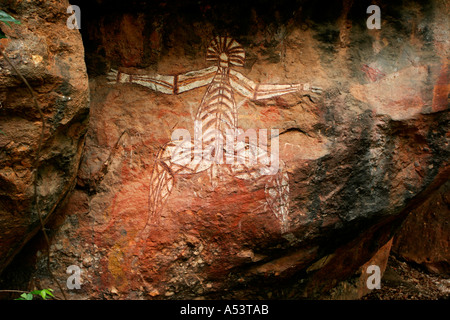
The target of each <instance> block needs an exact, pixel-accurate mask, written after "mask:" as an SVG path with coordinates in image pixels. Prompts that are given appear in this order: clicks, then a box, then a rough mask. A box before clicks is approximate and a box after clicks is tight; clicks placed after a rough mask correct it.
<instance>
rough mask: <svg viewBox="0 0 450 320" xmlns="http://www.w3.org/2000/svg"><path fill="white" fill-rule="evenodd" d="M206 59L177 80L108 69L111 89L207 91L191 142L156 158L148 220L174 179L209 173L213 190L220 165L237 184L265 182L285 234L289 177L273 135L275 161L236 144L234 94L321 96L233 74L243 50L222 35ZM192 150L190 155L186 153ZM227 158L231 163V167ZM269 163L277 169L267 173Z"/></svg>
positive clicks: (258, 149) (252, 145)
mask: <svg viewBox="0 0 450 320" xmlns="http://www.w3.org/2000/svg"><path fill="white" fill-rule="evenodd" d="M206 60H207V61H210V62H213V63H215V65H214V66H211V67H208V68H205V69H202V70H198V71H191V72H187V73H184V74H179V75H159V74H147V75H138V74H129V73H124V72H118V71H116V70H111V72H110V73H109V74H108V80H109V83H110V84H115V83H134V84H139V85H142V86H145V87H147V88H150V89H152V90H155V91H158V92H162V93H165V94H181V93H183V92H186V91H189V90H192V89H196V88H200V87H204V86H207V89H206V93H205V94H204V96H203V99H202V101H201V103H200V106H199V108H198V110H197V113H196V115H195V124H196V126H195V128H194V130H196V134H194V139H193V140H191V139H183V140H179V139H172V141H170V142H168V143H167V144H165V145H164V146H163V147H162V148H161V149H160V150H159V152H158V154H157V156H156V160H155V163H154V166H153V170H152V174H151V182H150V195H149V205H150V217H151V218H153V219H155V218H157V217H158V216H159V215H160V214H161V211H162V210H163V207H164V204H165V203H166V201H167V200H168V198H169V196H170V194H171V191H172V189H173V187H174V184H175V176H176V175H192V174H196V173H199V172H202V171H205V170H209V175H210V178H211V183H212V184H213V186H216V185H217V183H218V181H217V180H218V179H220V178H221V177H219V176H218V173H217V172H218V169H219V168H218V166H220V169H222V170H221V172H227V173H228V174H229V175H230V176H233V177H236V178H238V179H244V180H258V179H265V182H266V186H265V194H266V201H267V204H268V205H269V207H270V208H271V210H272V211H273V213H274V214H275V216H276V217H277V218H278V220H279V221H280V225H281V231H282V232H286V231H287V230H288V212H289V178H288V174H287V172H286V171H285V169H284V164H283V162H282V161H280V160H279V159H278V136H277V139H276V140H275V139H272V143H271V146H270V147H271V149H272V150H271V155H273V154H274V151H275V153H276V157H273V156H271V157H270V158H269V157H268V147H267V145H264V144H263V145H261V143H260V144H259V145H256V142H255V141H252V139H249V140H250V141H246V140H245V139H239V135H242V131H243V130H242V129H239V128H238V114H237V106H236V100H235V94H239V95H241V96H243V97H245V98H248V99H251V100H260V99H269V98H273V97H277V96H281V95H285V94H289V93H294V92H298V91H311V92H317V93H320V91H321V89H320V88H316V87H310V86H309V84H259V83H255V82H253V81H252V80H250V79H248V78H247V77H246V76H244V75H243V74H242V73H240V72H238V71H236V70H234V69H232V67H242V66H243V65H244V62H245V51H244V49H243V47H242V46H241V45H240V44H239V43H237V42H236V40H234V39H232V38H230V37H227V36H224V37H219V36H218V37H215V38H214V39H213V40H212V41H211V43H210V45H209V47H208V49H207V54H206ZM198 131H200V132H198ZM227 139H228V140H227ZM260 139H261V134H260ZM230 140H232V141H233V143H232V144H230V143H225V142H226V141H230ZM266 141H267V137H266ZM274 142H275V143H274ZM191 150H194V151H193V152H191ZM183 151H189V152H183ZM242 154H247V155H249V154H251V155H252V156H253V157H252V159H254V160H256V161H253V162H252V161H250V162H249V161H246V159H240V157H242ZM186 155H188V156H186ZM183 157H184V158H183ZM230 159H232V161H231V162H230ZM247 160H248V159H247ZM274 162H276V166H274ZM269 164H270V165H271V167H272V168H273V167H275V168H276V169H277V170H273V171H274V172H267V166H268V165H269ZM264 170H266V172H265V171H264Z"/></svg>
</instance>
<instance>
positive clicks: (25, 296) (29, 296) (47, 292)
mask: <svg viewBox="0 0 450 320" xmlns="http://www.w3.org/2000/svg"><path fill="white" fill-rule="evenodd" d="M52 291H53V289H42V290H33V291H31V292H24V293H22V294H21V295H20V298H17V299H16V300H33V297H34V296H40V297H41V298H42V299H43V300H47V299H48V297H52V298H54V297H55V296H54V295H53V293H52Z"/></svg>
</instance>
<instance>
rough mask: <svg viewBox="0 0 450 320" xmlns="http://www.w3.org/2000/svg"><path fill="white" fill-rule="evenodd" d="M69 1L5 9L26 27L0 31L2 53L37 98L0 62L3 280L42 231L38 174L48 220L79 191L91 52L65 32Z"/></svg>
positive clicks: (8, 4) (10, 4) (2, 5)
mask: <svg viewBox="0 0 450 320" xmlns="http://www.w3.org/2000/svg"><path fill="white" fill-rule="evenodd" d="M68 6H69V4H68V1H38V2H36V1H33V2H29V1H6V0H5V1H3V0H2V1H0V9H2V10H4V11H6V12H7V13H9V14H11V15H12V16H14V18H16V19H17V20H19V21H20V22H21V24H12V25H11V26H7V25H6V24H3V23H0V28H1V29H2V31H3V32H4V33H5V34H6V36H7V39H2V42H1V44H2V48H3V50H4V52H5V54H6V55H7V56H8V57H9V59H10V60H11V62H12V63H13V64H14V65H15V66H16V67H17V69H18V70H19V71H20V72H21V73H22V74H23V76H24V77H25V78H26V79H27V81H28V82H29V83H30V85H31V87H32V88H33V90H34V92H35V94H36V98H37V100H38V103H39V106H40V108H41V109H42V112H43V114H44V118H45V123H46V126H45V134H44V139H43V143H42V151H41V156H40V158H39V161H38V163H37V166H36V168H34V167H33V163H34V160H35V157H36V153H37V149H38V145H39V140H40V133H41V125H42V121H41V118H40V115H39V113H38V110H37V109H36V107H35V105H34V103H33V99H32V96H31V95H30V93H29V92H28V91H27V88H26V86H25V84H24V83H23V82H22V81H21V79H20V78H19V76H18V75H17V74H16V73H15V72H14V70H13V69H12V68H11V66H10V65H9V64H8V63H7V62H6V61H5V59H4V58H3V57H0V130H1V134H0V230H1V232H0V244H1V245H0V272H1V271H2V270H3V269H4V268H5V266H6V265H7V264H8V263H9V262H10V261H11V259H12V258H13V257H14V255H15V254H16V253H17V252H18V251H19V250H20V249H21V248H22V246H23V245H24V244H25V243H26V242H27V241H28V240H29V239H30V238H31V237H32V236H33V235H35V234H36V231H38V230H39V228H40V224H39V217H38V215H37V210H36V206H35V203H34V202H33V201H34V200H33V199H34V192H33V181H34V175H33V170H34V169H36V170H37V179H38V182H37V183H38V197H39V203H40V208H41V211H42V215H43V218H44V220H48V218H49V217H50V216H51V215H52V214H53V212H54V211H55V208H56V207H57V206H58V205H59V204H60V203H61V201H62V199H63V198H64V197H65V196H66V195H67V194H68V193H69V191H70V190H71V189H72V188H73V186H74V184H75V177H76V174H77V171H78V166H79V162H80V158H81V152H82V148H83V144H84V136H85V133H86V128H87V120H88V114H89V109H88V107H89V88H88V81H87V74H86V67H85V63H84V57H83V55H84V48H83V44H82V40H81V36H80V33H79V31H78V30H76V29H75V30H71V29H69V28H67V26H66V19H67V17H68V15H67V13H66V10H67V7H68Z"/></svg>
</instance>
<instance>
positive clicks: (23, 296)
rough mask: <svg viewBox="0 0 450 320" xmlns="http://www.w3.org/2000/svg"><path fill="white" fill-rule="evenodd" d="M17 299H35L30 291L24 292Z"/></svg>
mask: <svg viewBox="0 0 450 320" xmlns="http://www.w3.org/2000/svg"><path fill="white" fill-rule="evenodd" d="M16 300H33V295H32V294H31V293H30V292H28V293H27V292H24V293H22V294H21V295H20V298H17V299H16Z"/></svg>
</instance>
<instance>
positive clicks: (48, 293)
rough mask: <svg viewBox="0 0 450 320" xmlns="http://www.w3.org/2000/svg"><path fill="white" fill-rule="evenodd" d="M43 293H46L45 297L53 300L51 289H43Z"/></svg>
mask: <svg viewBox="0 0 450 320" xmlns="http://www.w3.org/2000/svg"><path fill="white" fill-rule="evenodd" d="M43 291H45V292H46V293H47V295H49V296H50V297H52V298H54V297H55V296H54V295H53V293H52V292H53V289H50V288H49V289H44V290H43Z"/></svg>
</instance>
